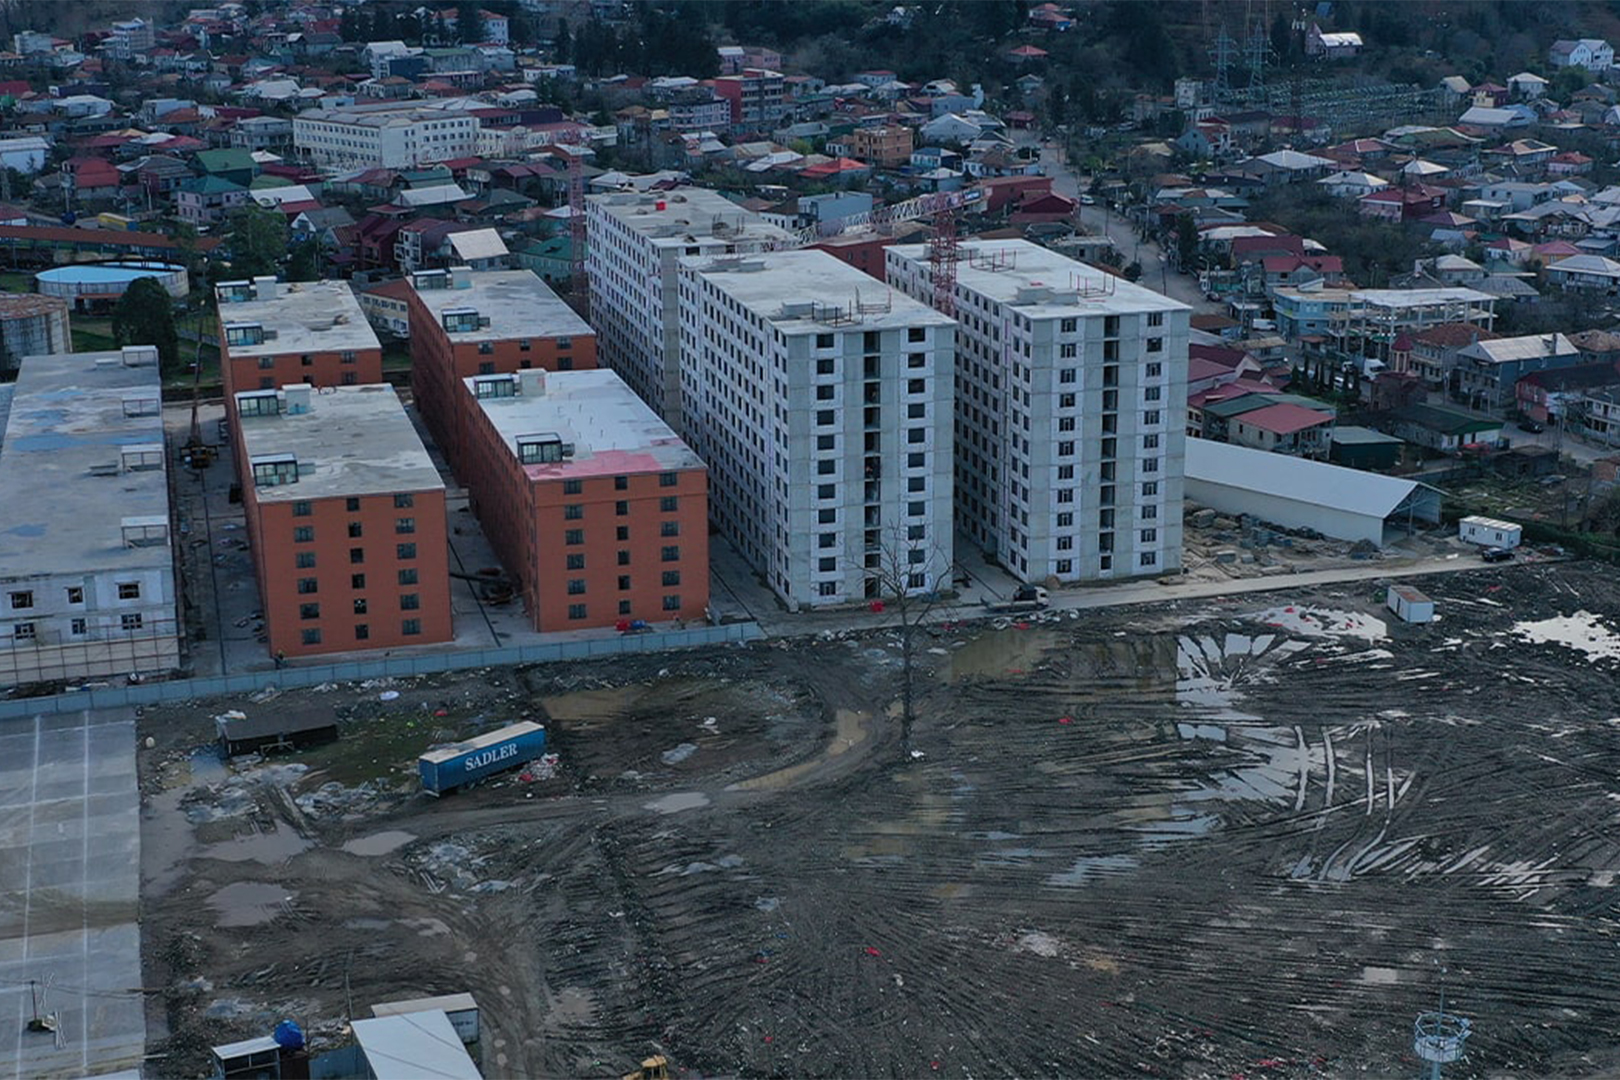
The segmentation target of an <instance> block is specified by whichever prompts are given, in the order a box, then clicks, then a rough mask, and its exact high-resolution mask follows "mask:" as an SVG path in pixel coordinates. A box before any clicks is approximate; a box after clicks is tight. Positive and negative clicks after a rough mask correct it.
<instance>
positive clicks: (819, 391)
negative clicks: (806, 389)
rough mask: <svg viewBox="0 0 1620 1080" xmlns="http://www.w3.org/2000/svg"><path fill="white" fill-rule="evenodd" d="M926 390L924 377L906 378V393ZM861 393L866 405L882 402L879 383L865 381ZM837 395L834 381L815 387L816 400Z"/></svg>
mask: <svg viewBox="0 0 1620 1080" xmlns="http://www.w3.org/2000/svg"><path fill="white" fill-rule="evenodd" d="M927 392H928V381H927V380H926V379H907V380H906V393H908V394H926V393H927ZM861 394H862V397H863V399H864V400H865V402H866V404H868V405H878V404H881V403H882V400H883V388H882V386H881V384H879V383H875V382H874V383H867V384H866V388H865V389H864V390H862V391H861ZM837 395H838V387H837V385H836V384H834V383H822V384H821V385H820V386H817V387H816V400H817V401H831V400H833V399H834V398H835V397H837Z"/></svg>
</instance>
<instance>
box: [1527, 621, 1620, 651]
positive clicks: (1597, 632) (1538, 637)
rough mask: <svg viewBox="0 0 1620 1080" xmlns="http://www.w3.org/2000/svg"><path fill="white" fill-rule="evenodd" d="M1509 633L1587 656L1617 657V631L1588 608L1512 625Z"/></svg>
mask: <svg viewBox="0 0 1620 1080" xmlns="http://www.w3.org/2000/svg"><path fill="white" fill-rule="evenodd" d="M1513 633H1515V634H1517V635H1518V636H1519V637H1522V638H1525V639H1526V640H1528V641H1533V642H1535V643H1536V644H1538V645H1545V644H1552V645H1562V646H1564V647H1565V648H1566V649H1574V650H1575V651H1577V652H1583V653H1585V654H1586V655H1587V658H1588V659H1591V660H1620V635H1617V634H1615V632H1614V631H1613V630H1610V629H1609V628H1608V627H1607V626H1605V625H1603V623H1602V622H1601V621H1600V620H1599V619H1598V617H1597V616H1596V615H1593V614H1592V613H1591V612H1589V611H1577V612H1576V613H1575V614H1573V615H1555V616H1553V617H1552V618H1550V619H1538V620H1536V621H1534V622H1521V623H1515V624H1514V625H1513Z"/></svg>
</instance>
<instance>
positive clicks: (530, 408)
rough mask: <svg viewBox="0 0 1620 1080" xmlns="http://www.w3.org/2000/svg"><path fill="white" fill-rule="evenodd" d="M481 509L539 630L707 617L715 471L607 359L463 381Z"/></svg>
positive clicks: (471, 490) (467, 442) (468, 449)
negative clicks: (590, 367)
mask: <svg viewBox="0 0 1620 1080" xmlns="http://www.w3.org/2000/svg"><path fill="white" fill-rule="evenodd" d="M461 390H462V393H461V397H460V399H459V401H460V405H461V410H462V412H463V419H462V421H461V424H460V430H461V431H462V433H463V442H462V444H461V455H462V460H463V462H464V473H463V477H464V480H465V482H466V484H467V488H468V494H469V496H470V500H471V505H472V509H473V512H474V513H475V514H477V516H478V519H479V521H480V522H481V523H482V525H483V528H484V533H485V535H486V536H487V537H488V539H489V541H490V544H491V545H492V546H493V547H494V549H495V552H496V554H497V555H498V556H499V557H500V559H501V562H502V564H503V565H504V566H505V567H506V570H507V573H508V574H510V575H511V576H512V577H513V578H514V579H515V580H516V581H517V582H518V587H519V590H520V591H521V593H522V595H523V599H524V603H525V605H526V606H527V609H528V611H529V615H530V617H531V619H533V621H534V625H535V628H536V629H537V630H542V631H551V630H575V629H583V628H588V627H602V626H615V625H619V624H621V623H624V622H627V621H629V622H633V621H635V620H643V621H645V622H648V623H656V622H671V621H675V620H690V619H700V618H702V617H704V615H705V613H706V611H707V608H708V602H709V535H708V471H707V469H706V468H705V466H704V465H703V462H702V461H701V460H699V459H698V457H697V455H696V454H694V453H693V452H692V451H691V449H690V448H688V447H687V446H686V444H685V443H683V442H681V440H680V439H679V438H677V437H676V436H675V434H674V432H672V431H670V429H669V428H668V426H667V425H665V424H664V423H663V422H662V421H661V420H659V419H658V417H657V416H656V415H655V414H654V413H653V411H652V410H651V409H650V408H648V407H647V405H646V404H644V403H643V402H642V401H641V399H640V398H639V397H637V396H636V395H635V393H634V392H633V391H632V390H631V389H630V388H629V387H628V386H626V385H625V383H624V382H623V380H621V379H620V378H619V376H618V375H616V374H614V373H613V372H611V371H607V370H596V371H576V372H561V373H556V374H549V373H547V372H544V371H541V370H538V369H533V370H529V371H523V372H519V373H517V374H512V375H505V374H502V375H485V376H473V377H471V378H468V379H464V380H463V381H462V386H461Z"/></svg>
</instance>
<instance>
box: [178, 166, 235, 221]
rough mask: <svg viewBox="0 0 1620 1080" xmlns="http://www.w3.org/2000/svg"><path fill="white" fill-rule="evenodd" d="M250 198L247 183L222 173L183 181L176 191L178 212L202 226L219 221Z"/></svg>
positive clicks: (185, 218)
mask: <svg viewBox="0 0 1620 1080" xmlns="http://www.w3.org/2000/svg"><path fill="white" fill-rule="evenodd" d="M247 200H248V189H247V187H246V185H243V184H238V183H236V182H234V181H232V180H227V179H225V178H224V177H223V176H196V177H193V178H192V179H190V180H187V181H184V182H183V183H181V184H180V186H179V187H177V188H176V189H175V192H174V205H175V214H176V216H178V217H179V218H180V220H181V221H184V222H186V223H187V224H188V225H195V226H197V227H199V228H201V227H204V226H209V225H214V224H217V223H218V222H219V221H220V219H222V218H223V217H224V216H225V215H226V214H228V213H230V212H231V210H232V209H234V208H235V207H238V206H241V205H242V204H243V203H245V202H247Z"/></svg>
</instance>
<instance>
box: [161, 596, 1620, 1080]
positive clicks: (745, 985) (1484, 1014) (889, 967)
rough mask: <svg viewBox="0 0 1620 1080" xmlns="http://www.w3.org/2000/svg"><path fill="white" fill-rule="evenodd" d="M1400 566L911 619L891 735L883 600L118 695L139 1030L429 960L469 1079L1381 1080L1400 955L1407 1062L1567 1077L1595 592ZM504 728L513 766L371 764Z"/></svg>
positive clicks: (377, 994)
mask: <svg viewBox="0 0 1620 1080" xmlns="http://www.w3.org/2000/svg"><path fill="white" fill-rule="evenodd" d="M1418 584H1419V586H1420V587H1422V588H1424V589H1426V590H1427V591H1428V592H1429V594H1430V595H1431V596H1433V597H1434V598H1435V599H1436V600H1437V601H1438V602H1439V610H1440V612H1441V615H1442V619H1441V621H1439V622H1436V623H1433V624H1429V625H1426V626H1408V625H1405V624H1401V623H1398V622H1396V621H1395V620H1394V618H1393V616H1392V615H1391V614H1390V613H1389V612H1387V611H1385V610H1384V609H1383V607H1382V603H1381V601H1382V595H1381V590H1380V589H1377V588H1375V587H1374V586H1373V585H1371V584H1367V585H1357V586H1354V587H1345V588H1342V589H1337V590H1325V591H1320V592H1317V593H1314V594H1306V593H1304V592H1300V593H1297V594H1291V593H1278V594H1272V595H1270V596H1250V597H1238V598H1233V599H1231V600H1229V601H1224V602H1207V603H1206V602H1200V603H1197V604H1193V603H1184V604H1180V605H1162V606H1158V607H1151V608H1150V607H1143V608H1136V609H1128V610H1118V611H1108V612H1088V613H1086V614H1085V615H1084V616H1083V617H1081V618H1077V619H1074V620H1072V621H1071V620H1067V619H1064V620H1055V621H1053V622H1051V623H1034V624H1015V625H1014V626H1012V627H1009V628H1007V629H1004V630H999V631H997V630H992V629H988V628H955V629H949V630H941V631H938V632H932V633H930V634H929V635H928V636H927V637H926V638H925V639H924V640H922V641H921V644H920V649H919V656H918V665H919V672H918V687H919V704H918V712H919V721H918V724H917V728H916V737H915V744H914V745H915V748H916V750H917V751H918V752H920V754H921V755H922V756H921V757H920V759H916V760H908V759H906V758H905V756H904V755H903V754H902V752H901V748H900V746H899V741H898V724H897V722H896V721H895V720H894V719H893V716H892V709H893V703H894V701H895V700H896V698H897V696H898V672H899V667H900V665H899V661H898V656H899V648H898V642H897V639H896V638H895V636H894V635H893V634H879V635H875V636H869V637H864V638H859V639H851V640H830V641H828V640H810V641H800V642H794V643H792V644H791V645H788V644H786V643H781V642H778V643H769V644H759V645H753V646H748V647H730V648H725V649H717V650H714V651H710V652H690V653H682V654H674V655H666V656H661V657H647V658H639V659H637V658H619V659H615V660H613V661H611V662H608V663H603V664H575V665H556V666H549V667H544V668H533V669H526V670H522V671H491V672H483V673H473V674H469V675H466V676H453V677H452V676H447V677H442V678H436V679H423V680H420V681H415V682H410V683H403V682H401V683H388V684H375V685H368V686H342V687H332V688H324V689H321V690H317V691H309V692H298V693H294V694H287V695H284V696H282V697H281V698H278V699H275V700H271V701H265V702H260V703H252V702H246V701H229V702H224V701H213V702H197V703H193V704H192V705H189V706H186V707H175V708H164V709H153V710H150V711H148V712H147V714H146V715H145V716H144V717H143V721H142V723H143V726H144V734H146V735H149V736H151V737H152V738H153V739H154V740H155V741H156V746H155V747H154V748H152V749H148V750H143V751H142V754H141V756H142V770H143V786H144V790H145V791H146V792H147V795H146V798H147V803H148V806H147V810H146V815H147V819H146V822H145V826H144V830H143V863H144V866H143V878H144V882H145V893H146V896H145V898H144V901H143V920H144V941H145V963H146V967H147V975H146V983H147V985H148V986H152V987H159V988H162V989H163V990H164V993H163V994H162V995H161V996H155V997H154V999H153V1005H152V1019H153V1027H152V1030H153V1032H154V1046H153V1050H154V1052H157V1053H162V1054H166V1055H168V1056H167V1057H166V1058H163V1059H160V1060H161V1062H162V1063H163V1072H164V1075H175V1076H180V1075H201V1074H202V1073H203V1072H204V1071H205V1069H206V1061H205V1055H206V1046H207V1045H208V1044H209V1043H210V1042H218V1041H224V1040H227V1039H230V1038H239V1037H246V1036H251V1035H257V1034H262V1033H267V1032H268V1031H269V1030H270V1027H271V1026H273V1023H274V1021H275V1020H277V1019H280V1018H282V1017H287V1016H291V1017H295V1018H297V1019H298V1020H300V1021H301V1022H302V1023H303V1024H304V1026H305V1028H306V1030H310V1031H311V1032H312V1033H313V1035H314V1042H315V1044H316V1045H317V1046H321V1045H330V1044H333V1043H335V1042H338V1041H341V1039H342V1025H343V1022H344V1017H345V1016H346V1015H348V1014H352V1015H354V1016H357V1017H361V1016H366V1015H369V1009H368V1006H369V1005H370V1004H371V1003H373V1002H377V1001H385V1000H393V999H397V998H404V997H410V996H417V995H426V994H439V993H452V992H459V991H464V990H466V991H471V992H472V993H473V994H474V995H475V996H476V997H477V999H478V1002H479V1004H480V1006H481V1007H482V1012H483V1022H484V1027H485V1033H486V1034H485V1039H484V1043H483V1045H482V1046H481V1047H480V1048H479V1049H480V1051H481V1053H482V1057H483V1065H484V1068H485V1072H486V1075H488V1076H492V1077H502V1076H520V1075H521V1076H618V1075H619V1074H620V1073H621V1072H623V1071H624V1070H626V1069H627V1068H629V1067H631V1066H632V1065H633V1064H634V1063H635V1061H637V1060H639V1058H641V1057H642V1056H644V1055H645V1054H646V1053H648V1052H652V1051H660V1052H664V1053H668V1054H669V1055H670V1056H671V1058H672V1059H673V1061H674V1063H675V1065H676V1067H677V1068H678V1069H679V1070H680V1072H681V1073H682V1075H686V1076H696V1075H716V1074H719V1075H740V1076H829V1077H853V1076H863V1077H867V1076H870V1077H877V1076H906V1077H911V1076H932V1075H938V1076H956V1077H968V1076H976V1077H985V1076H1002V1075H1024V1076H1032V1075H1054V1076H1058V1075H1061V1076H1134V1075H1149V1076H1166V1077H1203V1076H1219V1077H1231V1076H1234V1075H1238V1074H1242V1075H1245V1076H1248V1077H1300V1076H1310V1075H1332V1076H1340V1075H1378V1076H1387V1075H1406V1074H1411V1073H1414V1072H1415V1071H1416V1069H1417V1062H1416V1060H1415V1059H1414V1058H1413V1057H1412V1054H1411V1025H1412V1022H1413V1019H1414V1018H1415V1016H1416V1015H1417V1014H1418V1013H1419V1012H1420V1011H1422V1010H1425V1009H1428V1008H1432V1007H1433V1006H1434V1004H1435V1001H1436V998H1437V995H1438V992H1439V989H1440V986H1441V982H1442V975H1441V969H1442V968H1443V969H1444V970H1445V974H1444V976H1443V978H1444V984H1445V987H1446V992H1447V996H1448V1001H1449V1002H1450V1004H1451V1005H1452V1006H1453V1007H1454V1008H1455V1010H1456V1011H1457V1012H1460V1013H1461V1014H1463V1015H1465V1016H1467V1017H1469V1018H1470V1019H1471V1020H1472V1021H1473V1023H1474V1035H1473V1037H1472V1039H1471V1041H1470V1043H1469V1051H1470V1052H1469V1057H1468V1060H1467V1061H1466V1062H1464V1063H1463V1064H1461V1065H1459V1066H1453V1067H1451V1068H1450V1069H1448V1071H1447V1075H1448V1076H1469V1075H1476V1076H1507V1075H1517V1076H1545V1075H1551V1074H1558V1075H1596V1074H1599V1073H1606V1072H1609V1071H1612V1070H1613V1068H1614V1066H1615V1065H1616V1063H1617V1059H1616V1057H1615V1056H1614V1054H1613V1053H1612V1052H1611V1051H1610V1050H1609V1049H1608V1047H1609V1046H1610V1045H1611V1044H1613V1042H1614V1036H1613V1033H1614V1031H1615V1030H1616V1029H1617V1028H1620V985H1617V983H1620V965H1617V964H1616V963H1615V960H1616V951H1617V948H1620V936H1617V930H1620V922H1617V919H1616V916H1617V901H1620V894H1617V892H1616V887H1615V881H1616V874H1617V872H1620V833H1617V830H1616V824H1617V812H1620V775H1617V770H1620V703H1617V701H1616V695H1615V689H1614V688H1615V683H1614V676H1615V673H1616V671H1617V670H1620V667H1617V664H1620V636H1613V635H1612V633H1611V630H1620V585H1617V584H1616V582H1615V580H1614V575H1613V571H1612V569H1611V568H1607V567H1603V566H1600V565H1586V564H1567V565H1561V566H1545V567H1536V568H1529V567H1520V568H1509V569H1504V570H1500V571H1498V570H1493V569H1487V570H1481V571H1479V572H1472V573H1464V574H1455V575H1449V576H1446V577H1444V578H1436V579H1431V580H1428V581H1420V582H1418ZM1582 612H1585V613H1594V614H1595V615H1596V616H1598V618H1596V619H1591V618H1587V617H1586V616H1585V615H1581V614H1579V613H1582ZM1553 619H1565V620H1567V621H1565V622H1549V621H1548V620H1553ZM1386 622H1387V626H1386V625H1385V623H1386ZM1530 624H1534V625H1530ZM388 693H397V694H398V696H397V697H396V698H394V699H393V700H389V701H383V700H381V697H382V696H383V695H384V694H388ZM311 704H315V705H321V706H323V707H331V708H333V709H334V710H336V711H337V712H338V714H339V716H340V717H341V718H342V727H343V738H342V740H341V741H340V742H339V743H337V744H335V745H333V746H329V747H325V748H321V749H318V750H313V751H309V752H306V753H300V754H295V755H292V756H290V757H278V758H275V759H272V760H271V761H269V762H267V763H258V764H254V763H251V762H249V763H248V764H246V765H241V764H238V765H236V766H233V768H232V769H231V770H229V771H227V770H225V769H224V768H223V767H221V766H220V765H218V764H217V763H216V762H215V761H214V760H213V759H212V758H211V756H210V755H208V754H207V753H206V752H205V753H203V754H200V755H198V754H194V753H193V751H194V750H196V748H198V747H199V746H202V745H203V744H204V742H205V741H206V739H207V738H208V736H209V733H210V730H211V720H210V717H212V716H213V715H214V714H215V713H217V712H220V711H222V710H223V709H226V708H241V709H243V710H244V711H251V710H253V709H255V708H278V707H305V706H309V705H311ZM525 717H527V718H532V719H537V720H542V721H543V722H545V723H546V724H547V727H548V729H549V732H550V737H551V740H552V746H553V749H555V750H556V751H557V753H558V754H559V755H560V758H561V764H560V769H559V771H558V772H557V774H556V775H555V776H554V777H552V778H550V779H532V780H530V781H524V780H522V779H519V778H517V777H507V778H504V779H502V780H499V781H495V782H489V783H486V784H484V785H482V786H480V787H478V788H475V789H473V790H469V791H466V792H462V793H459V794H456V795H454V796H451V797H448V798H445V799H442V800H437V801H435V800H431V799H428V798H427V797H425V796H422V795H419V794H416V793H415V791H414V788H415V780H414V775H413V772H412V768H413V766H412V761H413V758H414V756H415V754H416V753H418V752H419V750H420V749H422V748H423V747H425V746H427V745H430V744H432V743H434V742H437V741H442V740H444V739H449V738H455V737H462V736H465V735H467V734H469V733H471V732H473V731H475V730H482V729H485V728H488V727H490V726H494V725H496V724H501V723H507V722H510V721H513V720H517V719H522V718H525ZM164 1032H167V1033H168V1034H167V1035H166V1036H162V1033H164Z"/></svg>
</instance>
